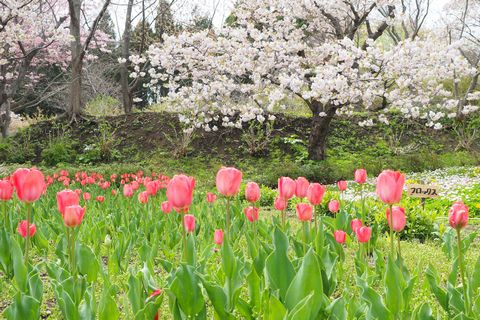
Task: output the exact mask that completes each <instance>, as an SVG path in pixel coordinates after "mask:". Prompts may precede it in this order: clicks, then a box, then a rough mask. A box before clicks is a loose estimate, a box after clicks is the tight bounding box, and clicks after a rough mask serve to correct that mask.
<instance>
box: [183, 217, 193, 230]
mask: <svg viewBox="0 0 480 320" xmlns="http://www.w3.org/2000/svg"><path fill="white" fill-rule="evenodd" d="M183 225H184V227H185V230H187V232H193V231H194V230H195V217H194V216H193V215H191V214H186V215H184V216H183Z"/></svg>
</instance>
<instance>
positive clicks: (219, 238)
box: [213, 229, 223, 246]
mask: <svg viewBox="0 0 480 320" xmlns="http://www.w3.org/2000/svg"><path fill="white" fill-rule="evenodd" d="M213 242H215V244H217V245H219V246H221V245H222V244H223V230H220V229H218V230H215V233H214V234H213Z"/></svg>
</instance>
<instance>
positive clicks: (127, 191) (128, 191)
mask: <svg viewBox="0 0 480 320" xmlns="http://www.w3.org/2000/svg"><path fill="white" fill-rule="evenodd" d="M123 195H124V196H125V197H127V198H130V197H131V196H133V188H132V185H131V184H124V185H123Z"/></svg>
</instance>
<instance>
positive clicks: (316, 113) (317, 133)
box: [308, 101, 336, 160]
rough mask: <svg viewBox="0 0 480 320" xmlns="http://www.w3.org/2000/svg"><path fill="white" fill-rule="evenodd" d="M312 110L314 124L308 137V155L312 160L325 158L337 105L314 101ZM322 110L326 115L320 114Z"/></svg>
mask: <svg viewBox="0 0 480 320" xmlns="http://www.w3.org/2000/svg"><path fill="white" fill-rule="evenodd" d="M310 110H312V125H311V131H310V137H309V139H308V157H309V159H311V160H324V159H325V157H326V149H327V137H328V133H329V131H330V123H331V122H332V119H333V117H334V116H335V111H336V107H334V106H331V105H329V104H327V105H322V104H321V103H320V102H318V101H313V102H312V103H311V104H310ZM320 112H324V113H325V114H326V115H324V116H320Z"/></svg>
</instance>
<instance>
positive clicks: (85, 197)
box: [83, 192, 91, 201]
mask: <svg viewBox="0 0 480 320" xmlns="http://www.w3.org/2000/svg"><path fill="white" fill-rule="evenodd" d="M90 198H91V196H90V193H88V192H84V193H83V200H85V201H88V200H90Z"/></svg>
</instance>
